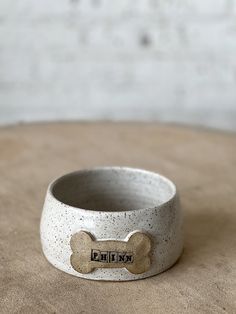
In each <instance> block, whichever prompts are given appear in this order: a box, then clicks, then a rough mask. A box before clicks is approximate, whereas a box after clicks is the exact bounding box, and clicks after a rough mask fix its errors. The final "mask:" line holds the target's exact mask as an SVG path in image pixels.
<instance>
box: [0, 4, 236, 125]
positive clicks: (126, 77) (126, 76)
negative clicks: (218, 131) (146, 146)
mask: <svg viewBox="0 0 236 314" xmlns="http://www.w3.org/2000/svg"><path fill="white" fill-rule="evenodd" d="M45 119H46V120H51V119H142V120H150V119H151V120H155V119H157V120H163V121H176V122H185V123H194V124H201V125H206V126H213V127H219V128H223V129H234V130H236V0H204V1H203V0H202V1H201V0H135V1H133V0H119V1H111V0H70V1H69V0H57V1H56V0H40V1H39V0H20V1H19V0H18V1H17V0H0V124H5V123H12V122H18V121H32V120H33V121H35V120H45Z"/></svg>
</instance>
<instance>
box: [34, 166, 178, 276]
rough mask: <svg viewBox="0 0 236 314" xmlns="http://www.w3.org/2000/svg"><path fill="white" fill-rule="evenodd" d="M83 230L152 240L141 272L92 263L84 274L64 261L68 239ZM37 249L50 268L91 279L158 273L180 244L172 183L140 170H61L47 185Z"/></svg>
mask: <svg viewBox="0 0 236 314" xmlns="http://www.w3.org/2000/svg"><path fill="white" fill-rule="evenodd" d="M81 230H84V231H87V232H89V233H91V234H92V235H93V237H94V238H95V239H96V240H98V241H102V240H119V241H127V240H128V238H129V237H130V235H131V234H132V233H134V232H136V231H141V232H145V233H147V234H148V235H149V237H150V238H151V241H152V250H151V256H150V257H151V266H150V269H149V270H148V271H146V272H144V273H142V274H132V273H130V272H129V271H128V270H127V269H126V268H97V269H95V270H94V271H93V272H91V273H88V274H82V273H79V272H77V271H76V270H74V269H73V268H72V266H71V264H70V256H71V254H72V251H71V247H70V239H71V237H72V235H73V234H75V233H77V232H79V231H81ZM40 234H41V242H42V248H43V252H44V254H45V256H46V258H47V259H48V261H49V262H50V263H51V264H53V265H54V266H55V267H57V268H59V269H61V270H63V271H65V272H67V273H69V274H72V275H75V276H78V277H82V278H87V279H94V280H114V281H124V280H135V279H141V278H146V277H149V276H153V275H156V274H158V273H161V272H163V271H164V270H166V269H168V268H169V267H171V266H172V265H173V264H174V263H175V262H176V260H177V259H178V258H179V256H180V254H181V252H182V249H183V237H182V215H181V209H180V204H179V198H178V195H177V192H176V188H175V185H174V184H173V183H172V182H171V181H170V180H168V179H166V178H165V177H163V176H161V175H159V174H157V173H153V172H150V171H146V170H141V169H133V168H126V167H103V168H95V169H91V170H82V171H77V172H73V173H70V174H67V175H65V176H63V177H61V178H59V179H57V180H55V181H53V182H52V183H51V184H50V185H49V187H48V190H47V194H46V199H45V203H44V208H43V212H42V217H41V225H40Z"/></svg>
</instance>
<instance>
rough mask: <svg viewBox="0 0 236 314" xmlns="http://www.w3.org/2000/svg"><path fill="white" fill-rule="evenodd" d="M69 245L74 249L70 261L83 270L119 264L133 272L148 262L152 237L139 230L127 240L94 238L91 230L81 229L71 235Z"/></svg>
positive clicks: (119, 266)
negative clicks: (100, 239)
mask: <svg viewBox="0 0 236 314" xmlns="http://www.w3.org/2000/svg"><path fill="white" fill-rule="evenodd" d="M70 246H71V249H72V252H73V253H72V255H71V257H70V262H71V265H72V267H73V268H74V269H75V270H76V271H78V272H79V273H82V274H87V273H90V272H92V271H93V270H94V269H96V268H122V267H125V268H126V269H127V270H128V271H129V272H131V273H133V274H142V273H144V272H146V271H148V270H149V268H150V265H151V260H150V257H149V253H150V251H151V240H150V238H149V237H148V235H147V234H145V233H142V232H135V233H133V234H132V235H131V236H130V237H129V239H128V241H116V240H103V241H96V240H94V239H93V237H92V235H91V234H90V233H88V232H85V231H80V232H78V233H75V234H73V235H72V237H71V240H70Z"/></svg>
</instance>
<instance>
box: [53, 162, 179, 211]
mask: <svg viewBox="0 0 236 314" xmlns="http://www.w3.org/2000/svg"><path fill="white" fill-rule="evenodd" d="M51 193H52V194H53V196H54V197H55V198H56V199H58V200H59V201H60V202H62V203H64V204H67V205H70V206H73V207H78V208H83V209H89V210H98V211H128V210H137V209H142V208H152V207H156V206H158V205H160V204H163V203H166V202H167V201H169V200H170V199H171V198H172V197H173V196H174V195H175V186H174V184H173V183H172V182H171V181H169V180H168V179H166V178H165V177H163V176H161V175H158V174H156V173H153V172H149V171H145V170H139V169H132V168H116V167H111V168H98V169H93V170H83V171H77V172H73V173H70V174H67V175H65V176H63V177H61V178H59V179H58V180H56V181H55V182H54V183H53V184H52V186H51Z"/></svg>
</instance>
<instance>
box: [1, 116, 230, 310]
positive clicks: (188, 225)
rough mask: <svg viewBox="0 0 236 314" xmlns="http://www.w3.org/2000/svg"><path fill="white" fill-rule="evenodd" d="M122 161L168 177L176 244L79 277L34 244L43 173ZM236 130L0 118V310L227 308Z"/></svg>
mask: <svg viewBox="0 0 236 314" xmlns="http://www.w3.org/2000/svg"><path fill="white" fill-rule="evenodd" d="M102 165H121V166H132V167H138V168H144V169H148V170H153V171H157V172H159V173H161V174H164V175H165V176H167V177H169V178H170V179H172V180H173V181H174V182H175V183H176V185H177V187H178V190H179V193H180V196H181V201H182V208H183V213H184V233H185V245H184V247H185V249H184V253H183V255H182V257H181V258H180V260H179V261H178V263H177V264H176V265H175V266H174V267H172V268H171V269H170V270H168V271H166V272H164V273H162V274H160V275H157V276H154V277H151V278H148V279H144V280H139V281H132V282H98V281H89V280H85V279H79V278H76V277H73V276H71V275H68V274H66V273H63V272H62V271H60V270H57V269H56V268H54V267H53V266H51V265H50V264H49V263H48V262H47V261H46V259H45V257H44V256H43V254H42V250H41V245H40V238H39V223H40V215H41V210H42V206H43V202H44V196H45V192H46V188H47V185H48V183H49V182H50V181H51V180H52V179H54V178H55V177H58V176H60V175H61V174H64V173H66V172H69V171H73V170H77V169H81V168H88V167H93V166H102ZM235 187H236V135H235V134H233V133H224V132H218V131H208V130H201V129H196V128H195V129H192V128H187V127H177V126H173V125H161V124H155V123H149V124H148V123H107V122H104V123H48V124H46V123H45V124H35V125H33V124H31V125H18V126H8V127H2V128H0V252H1V253H0V259H1V263H0V309H1V310H0V312H1V313H89V314H90V313H105V314H106V313H111V314H114V313H181V314H182V313H191V314H192V313H236V191H235Z"/></svg>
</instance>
